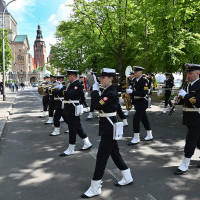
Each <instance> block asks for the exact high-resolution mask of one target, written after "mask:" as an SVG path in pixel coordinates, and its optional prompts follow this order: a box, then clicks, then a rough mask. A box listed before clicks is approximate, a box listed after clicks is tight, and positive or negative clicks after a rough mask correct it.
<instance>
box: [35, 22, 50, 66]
mask: <svg viewBox="0 0 200 200" xmlns="http://www.w3.org/2000/svg"><path fill="white" fill-rule="evenodd" d="M33 48H34V63H35V65H36V67H37V68H38V67H40V66H44V65H45V64H46V63H47V56H46V45H45V42H44V40H43V37H42V30H41V29H40V25H38V30H37V36H36V40H35V42H34V45H33Z"/></svg>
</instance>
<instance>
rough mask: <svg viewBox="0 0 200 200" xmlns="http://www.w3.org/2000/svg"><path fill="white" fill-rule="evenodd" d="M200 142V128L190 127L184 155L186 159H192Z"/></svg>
mask: <svg viewBox="0 0 200 200" xmlns="http://www.w3.org/2000/svg"><path fill="white" fill-rule="evenodd" d="M199 140H200V127H191V126H188V132H187V136H186V144H185V148H184V153H185V157H186V158H191V157H192V156H193V154H194V151H195V148H196V147H199Z"/></svg>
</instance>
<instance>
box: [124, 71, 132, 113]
mask: <svg viewBox="0 0 200 200" xmlns="http://www.w3.org/2000/svg"><path fill="white" fill-rule="evenodd" d="M133 84H134V71H131V72H130V76H129V77H128V85H129V88H130V89H132V87H133ZM125 88H126V86H125ZM128 114H129V110H126V111H125V113H124V115H125V116H128Z"/></svg>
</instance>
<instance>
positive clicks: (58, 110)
mask: <svg viewBox="0 0 200 200" xmlns="http://www.w3.org/2000/svg"><path fill="white" fill-rule="evenodd" d="M57 81H58V84H57V85H56V86H54V88H53V91H52V94H53V96H54V101H55V113H54V117H53V124H54V131H53V132H52V133H50V134H49V135H50V136H57V135H60V119H61V118H62V116H63V109H64V108H62V103H63V97H60V96H59V91H60V90H61V89H62V88H63V87H65V86H64V85H63V82H64V76H63V75H59V76H57Z"/></svg>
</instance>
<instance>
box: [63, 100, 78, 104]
mask: <svg viewBox="0 0 200 200" xmlns="http://www.w3.org/2000/svg"><path fill="white" fill-rule="evenodd" d="M63 102H64V103H69V104H70V103H79V100H68V101H65V100H64V101H63Z"/></svg>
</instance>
